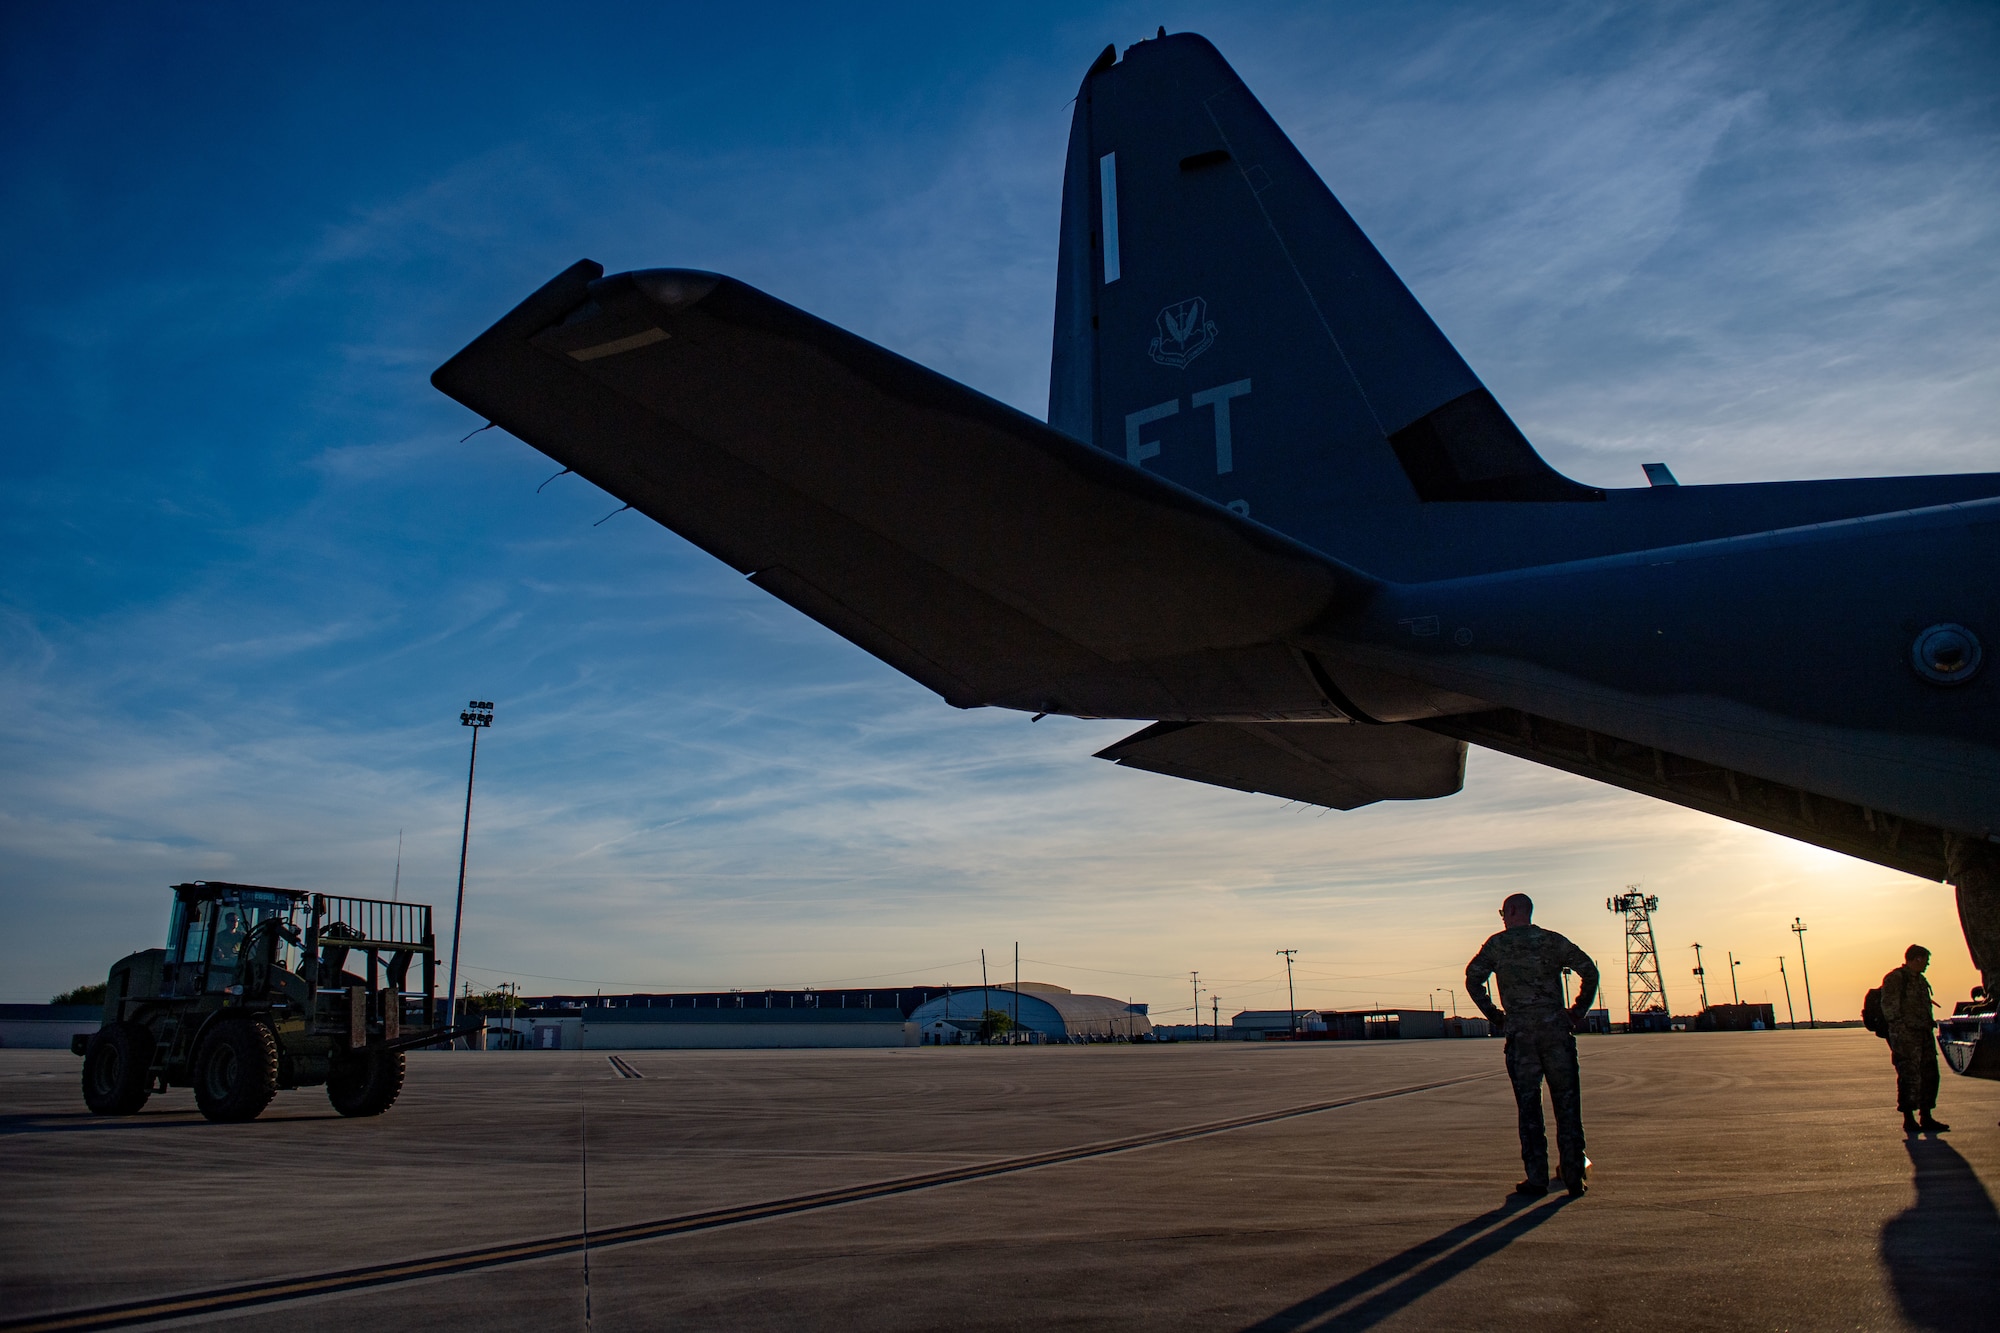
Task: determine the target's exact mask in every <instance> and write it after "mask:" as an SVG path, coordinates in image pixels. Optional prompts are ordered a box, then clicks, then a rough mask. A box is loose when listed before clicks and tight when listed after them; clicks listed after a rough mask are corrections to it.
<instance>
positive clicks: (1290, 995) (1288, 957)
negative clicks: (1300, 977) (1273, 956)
mask: <svg viewBox="0 0 2000 1333" xmlns="http://www.w3.org/2000/svg"><path fill="white" fill-rule="evenodd" d="M1277 952H1278V953H1281V954H1283V955H1284V956H1285V1003H1287V1004H1289V1005H1290V1006H1291V1007H1292V1008H1291V1013H1290V1014H1289V1017H1290V1018H1291V1020H1292V1035H1293V1036H1294V1037H1296V1036H1298V1035H1299V993H1298V992H1297V991H1295V990H1293V989H1292V959H1293V958H1294V957H1296V956H1297V955H1298V952H1299V951H1298V950H1297V949H1279V950H1277Z"/></svg>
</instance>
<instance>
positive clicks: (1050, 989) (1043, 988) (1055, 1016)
mask: <svg viewBox="0 0 2000 1333" xmlns="http://www.w3.org/2000/svg"><path fill="white" fill-rule="evenodd" d="M988 1009H998V1010H999V1011H1000V1012H1002V1013H1004V1014H1006V1015H1007V1016H1008V1017H1009V1018H1012V1017H1014V1016H1015V1015H1016V1014H1017V1013H1018V1014H1019V1021H1020V1025H1021V1030H1022V1031H1023V1032H1025V1033H1028V1034H1031V1039H1033V1040H1040V1041H1049V1042H1072V1041H1140V1040H1144V1039H1145V1038H1146V1037H1149V1036H1151V1035H1152V1031H1153V1024H1152V1020H1150V1019H1149V1018H1147V1017H1146V1006H1145V1005H1143V1004H1129V1003H1127V1002H1126V1001H1124V1000H1114V999H1112V998H1111V997H1109V996H1107V995H1077V994H1075V993H1073V992H1072V991H1070V990H1068V989H1066V988H1064V987H1062V986H1052V985H1049V984H1048V983H1047V982H1041V981H1024V982H1022V983H1021V987H1020V990H1019V992H1018V993H1017V992H1016V991H1015V989H1014V984H1013V983H1012V982H1006V983H1004V984H1001V985H997V986H971V987H968V988H966V989H965V990H955V991H948V992H946V993H945V994H943V995H938V996H934V997H933V998H931V999H929V1000H927V1001H925V1002H924V1003H923V1004H920V1005H918V1006H917V1008H916V1010H915V1011H914V1012H913V1013H911V1015H910V1021H911V1022H913V1023H915V1024H916V1025H917V1028H918V1030H919V1031H920V1032H921V1033H922V1034H923V1041H924V1044H925V1045H927V1046H929V1045H938V1044H941V1043H942V1044H945V1045H952V1044H956V1043H957V1042H959V1041H976V1040H977V1039H978V1037H977V1033H978V1030H979V1021H980V1017H981V1015H982V1014H984V1013H985V1011H986V1010H988Z"/></svg>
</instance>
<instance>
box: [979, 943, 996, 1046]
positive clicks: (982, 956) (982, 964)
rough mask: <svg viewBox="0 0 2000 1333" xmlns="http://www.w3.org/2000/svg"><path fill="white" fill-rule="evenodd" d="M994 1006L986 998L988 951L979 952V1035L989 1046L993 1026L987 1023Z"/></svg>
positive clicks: (991, 1039)
mask: <svg viewBox="0 0 2000 1333" xmlns="http://www.w3.org/2000/svg"><path fill="white" fill-rule="evenodd" d="M992 1007H993V1005H992V1002H991V1001H990V1000H988V999H987V998H986V950H984V949H981V950H980V951H979V1033H980V1036H981V1037H982V1038H984V1040H985V1041H986V1043H987V1044H988V1045H991V1044H992V1041H993V1026H992V1024H990V1023H988V1022H987V1021H986V1015H987V1012H988V1011H989V1010H990V1009H992Z"/></svg>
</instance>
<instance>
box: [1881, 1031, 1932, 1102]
mask: <svg viewBox="0 0 2000 1333" xmlns="http://www.w3.org/2000/svg"><path fill="white" fill-rule="evenodd" d="M1889 1059H1890V1060H1892V1061H1894V1062H1895V1065H1896V1109H1897V1110H1898V1111H1929V1110H1931V1109H1933V1108H1934V1107H1936V1106H1937V1099H1938V1048H1937V1039H1936V1038H1935V1037H1933V1036H1932V1035H1931V1032H1930V1029H1929V1028H1922V1029H1918V1030H1916V1031H1908V1032H1906V1031H1900V1030H1896V1029H1891V1030H1890V1033H1889Z"/></svg>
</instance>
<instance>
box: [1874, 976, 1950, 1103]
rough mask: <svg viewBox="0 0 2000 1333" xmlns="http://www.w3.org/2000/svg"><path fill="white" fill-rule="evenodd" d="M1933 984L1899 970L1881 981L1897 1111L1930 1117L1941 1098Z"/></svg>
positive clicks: (1883, 1012)
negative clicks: (1893, 1067) (1892, 1062)
mask: <svg viewBox="0 0 2000 1333" xmlns="http://www.w3.org/2000/svg"><path fill="white" fill-rule="evenodd" d="M1932 1007H1933V1005H1932V1002H1931V983H1930V981H1929V980H1928V979H1926V978H1925V976H1924V974H1923V973H1921V972H1912V971H1911V970H1910V969H1909V968H1907V967H1899V968H1896V969H1895V970H1894V971H1892V972H1890V973H1889V975H1888V976H1886V977H1883V978H1882V1020H1883V1022H1884V1024H1885V1025H1886V1026H1887V1027H1888V1029H1889V1058H1890V1060H1892V1061H1894V1062H1895V1065H1896V1109H1897V1110H1898V1111H1901V1112H1903V1113H1905V1114H1910V1113H1912V1112H1920V1113H1922V1114H1924V1115H1929V1114H1930V1113H1931V1111H1932V1109H1933V1108H1935V1107H1936V1106H1937V1099H1938V1048H1937V1029H1936V1028H1935V1027H1933V1026H1932V1018H1931V1009H1932Z"/></svg>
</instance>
